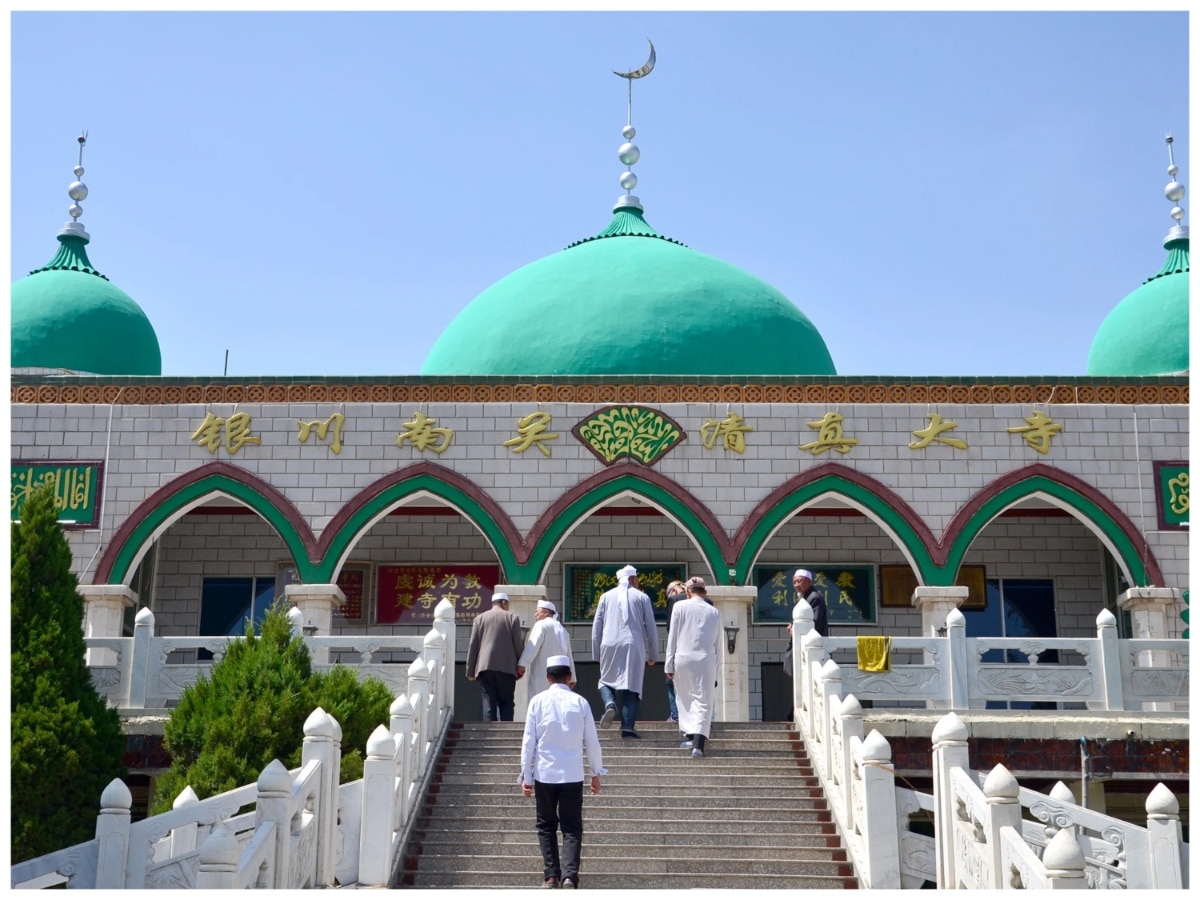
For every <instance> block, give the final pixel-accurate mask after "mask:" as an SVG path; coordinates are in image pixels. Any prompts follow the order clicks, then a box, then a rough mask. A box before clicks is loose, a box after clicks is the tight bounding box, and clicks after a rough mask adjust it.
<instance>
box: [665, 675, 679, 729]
mask: <svg viewBox="0 0 1200 900" xmlns="http://www.w3.org/2000/svg"><path fill="white" fill-rule="evenodd" d="M667 703H668V704H670V707H671V718H672V719H674V720H675V721H676V722H678V721H679V705H678V704H677V703H676V702H675V682H674V681H673V680H672V679H670V678H668V679H667Z"/></svg>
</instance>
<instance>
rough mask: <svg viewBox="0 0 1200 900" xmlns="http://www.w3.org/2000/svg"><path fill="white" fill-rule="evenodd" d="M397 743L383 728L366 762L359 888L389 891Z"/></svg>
mask: <svg viewBox="0 0 1200 900" xmlns="http://www.w3.org/2000/svg"><path fill="white" fill-rule="evenodd" d="M395 780H396V742H395V741H394V740H393V739H392V735H391V732H389V731H388V730H387V729H386V728H384V727H383V726H382V725H380V726H379V727H378V728H376V729H375V730H374V731H373V732H371V737H370V739H369V740H368V741H367V758H366V760H364V762H363V787H362V798H363V799H362V822H361V827H360V828H359V832H358V834H359V838H358V885H359V887H379V888H386V887H387V886H388V882H389V881H390V879H391V865H392V821H393V818H394V816H393V809H392V805H393V803H395V798H396V785H395Z"/></svg>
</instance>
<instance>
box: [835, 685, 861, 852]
mask: <svg viewBox="0 0 1200 900" xmlns="http://www.w3.org/2000/svg"><path fill="white" fill-rule="evenodd" d="M838 715H839V717H840V719H841V726H842V745H841V754H842V772H843V773H845V778H844V780H843V783H842V786H841V787H842V808H843V809H844V810H845V815H846V828H853V827H854V779H853V778H851V774H852V773H853V771H854V768H853V766H854V760H853V759H852V758H851V755H850V748H851V747H853V746H854V739H855V738H858V739H859V740H860V741H861V740H862V739H863V708H862V704H861V703H859V702H858V698H857V697H855V696H854V695H853V694H848V695H847V696H846V699H845V700H843V701H842V703H841V707H840V708H839V709H838Z"/></svg>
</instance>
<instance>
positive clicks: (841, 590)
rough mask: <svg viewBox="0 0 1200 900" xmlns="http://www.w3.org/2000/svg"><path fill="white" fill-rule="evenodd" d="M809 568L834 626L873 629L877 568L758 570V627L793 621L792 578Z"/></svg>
mask: <svg viewBox="0 0 1200 900" xmlns="http://www.w3.org/2000/svg"><path fill="white" fill-rule="evenodd" d="M803 568H807V569H808V570H809V571H811V572H812V573H813V586H814V587H815V588H816V589H817V590H818V591H820V592H821V594H822V595H824V597H825V607H826V610H827V612H828V615H829V624H830V625H872V624H874V623H875V567H874V566H812V565H809V566H804V565H800V564H797V565H794V566H787V567H783V566H755V567H754V584H755V585H756V586H757V587H758V599H757V600H756V601H755V603H754V621H755V622H756V623H758V624H770V623H776V622H777V623H779V624H780V625H786V624H789V623H791V621H792V607H793V606H795V605H796V591H795V589H794V588H793V587H792V575H793V574H794V573H795V571H796V570H797V569H803Z"/></svg>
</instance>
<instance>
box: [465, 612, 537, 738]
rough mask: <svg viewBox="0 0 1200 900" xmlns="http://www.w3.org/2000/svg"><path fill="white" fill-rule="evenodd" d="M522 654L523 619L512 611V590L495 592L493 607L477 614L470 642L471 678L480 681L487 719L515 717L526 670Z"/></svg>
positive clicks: (468, 655)
mask: <svg viewBox="0 0 1200 900" xmlns="http://www.w3.org/2000/svg"><path fill="white" fill-rule="evenodd" d="M520 657H521V619H520V618H519V617H518V616H517V614H516V613H513V612H509V610H508V594H505V593H503V592H499V593H495V594H492V608H491V609H489V610H488V611H487V612H485V613H482V614H481V615H478V616H476V617H475V621H473V622H472V623H471V640H470V643H469V644H468V645H467V681H475V680H476V679H478V681H479V687H480V689H481V690H482V691H483V721H485V722H497V721H499V722H511V721H512V720H513V711H514V709H515V707H516V693H517V679H518V678H520V677H521V676H522V675H524V674H525V668H524V666H519V665H517V660H519V659H520Z"/></svg>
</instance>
